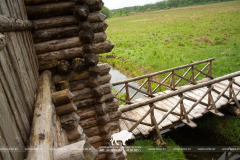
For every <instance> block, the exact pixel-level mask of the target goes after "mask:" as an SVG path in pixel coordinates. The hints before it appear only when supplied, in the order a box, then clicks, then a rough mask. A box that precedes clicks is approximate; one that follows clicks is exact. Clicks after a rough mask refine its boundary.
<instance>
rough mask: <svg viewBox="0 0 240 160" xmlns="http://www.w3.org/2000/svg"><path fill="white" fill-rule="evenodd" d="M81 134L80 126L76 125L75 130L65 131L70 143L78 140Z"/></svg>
mask: <svg viewBox="0 0 240 160" xmlns="http://www.w3.org/2000/svg"><path fill="white" fill-rule="evenodd" d="M82 134H83V129H82V127H81V126H80V125H78V126H77V127H76V128H74V129H72V130H69V131H67V138H68V141H69V142H70V141H73V140H76V139H79V138H80V137H81V135H82Z"/></svg>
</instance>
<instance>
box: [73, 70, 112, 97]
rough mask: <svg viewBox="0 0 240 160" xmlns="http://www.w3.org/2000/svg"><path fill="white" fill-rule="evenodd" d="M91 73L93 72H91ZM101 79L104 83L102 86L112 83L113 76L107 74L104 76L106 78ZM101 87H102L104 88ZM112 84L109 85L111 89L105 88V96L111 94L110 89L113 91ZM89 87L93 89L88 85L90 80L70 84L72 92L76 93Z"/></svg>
mask: <svg viewBox="0 0 240 160" xmlns="http://www.w3.org/2000/svg"><path fill="white" fill-rule="evenodd" d="M90 73H91V72H90ZM100 77H101V79H100V81H101V82H102V84H103V85H104V84H106V83H108V82H109V81H110V79H111V75H110V74H107V75H104V76H100ZM103 85H101V86H103ZM111 86H112V85H111V84H109V87H104V88H103V89H104V94H107V93H109V89H111ZM88 87H91V86H90V85H89V84H88V80H87V79H83V80H80V81H75V82H71V83H70V90H71V91H76V90H81V89H83V88H88Z"/></svg>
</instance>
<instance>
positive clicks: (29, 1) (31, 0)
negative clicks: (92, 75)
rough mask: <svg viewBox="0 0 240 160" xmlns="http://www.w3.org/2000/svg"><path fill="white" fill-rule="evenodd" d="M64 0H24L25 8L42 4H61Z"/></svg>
mask: <svg viewBox="0 0 240 160" xmlns="http://www.w3.org/2000/svg"><path fill="white" fill-rule="evenodd" d="M61 1H65V0H24V3H25V5H26V6H31V5H37V4H44V3H55V2H61Z"/></svg>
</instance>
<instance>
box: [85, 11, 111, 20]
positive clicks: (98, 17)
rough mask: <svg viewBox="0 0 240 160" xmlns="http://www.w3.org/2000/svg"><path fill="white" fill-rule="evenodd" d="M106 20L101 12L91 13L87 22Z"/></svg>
mask: <svg viewBox="0 0 240 160" xmlns="http://www.w3.org/2000/svg"><path fill="white" fill-rule="evenodd" d="M105 19H106V16H105V15H104V14H102V13H101V12H92V13H90V14H89V15H88V19H87V20H88V21H89V22H103V21H104V20H105Z"/></svg>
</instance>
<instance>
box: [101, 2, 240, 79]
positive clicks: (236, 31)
mask: <svg viewBox="0 0 240 160" xmlns="http://www.w3.org/2000/svg"><path fill="white" fill-rule="evenodd" d="M106 21H107V23H108V25H109V27H108V29H107V31H106V32H107V35H108V39H109V40H110V41H112V42H113V43H114V44H115V48H114V49H113V50H112V52H110V53H108V54H104V55H101V58H102V61H103V62H108V63H110V64H111V65H112V66H113V67H114V68H116V69H118V70H120V71H121V72H122V73H124V74H126V75H127V76H129V77H135V76H139V75H143V74H148V73H152V72H156V71H160V70H164V69H168V68H172V67H176V66H180V65H184V64H188V63H192V62H196V61H201V60H204V59H208V58H216V60H215V61H214V62H213V76H214V77H218V76H222V75H225V74H228V73H231V72H235V71H239V70H240V1H239V0H237V1H231V2H223V3H215V4H208V5H202V6H194V7H184V8H175V9H170V10H159V11H153V12H146V13H139V14H135V15H130V16H125V17H116V18H110V19H107V20H106Z"/></svg>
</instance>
